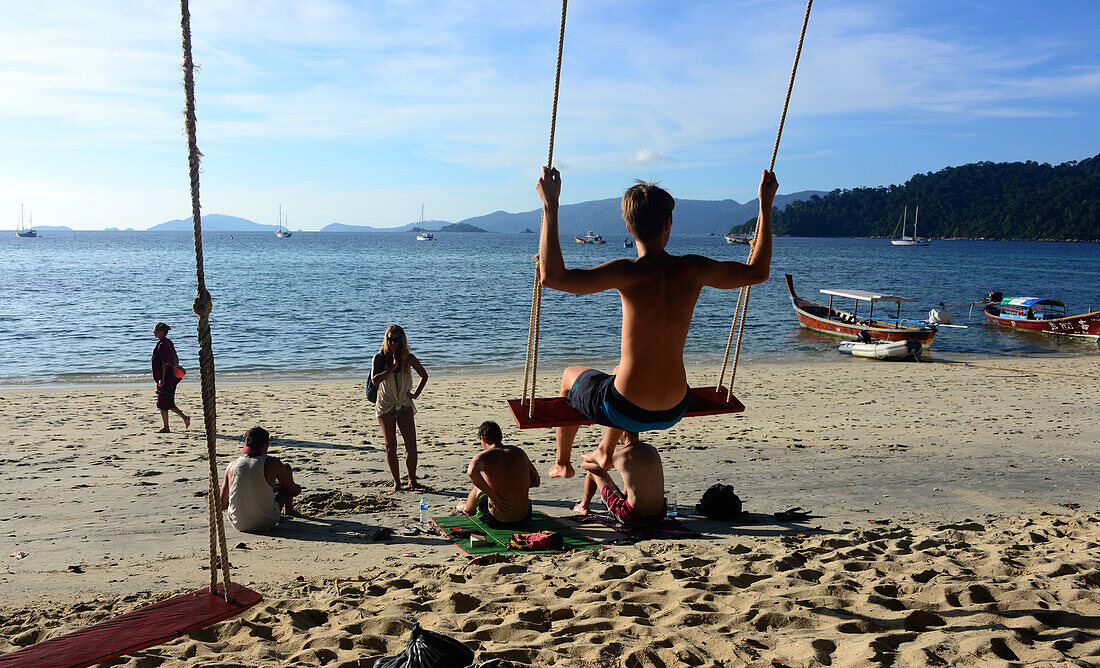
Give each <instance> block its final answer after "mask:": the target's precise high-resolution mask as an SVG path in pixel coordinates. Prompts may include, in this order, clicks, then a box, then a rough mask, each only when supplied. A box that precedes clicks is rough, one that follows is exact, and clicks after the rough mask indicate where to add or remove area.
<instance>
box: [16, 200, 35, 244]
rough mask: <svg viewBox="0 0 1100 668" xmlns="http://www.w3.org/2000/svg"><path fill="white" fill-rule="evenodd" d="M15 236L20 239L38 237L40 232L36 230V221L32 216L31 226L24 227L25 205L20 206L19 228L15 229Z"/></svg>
mask: <svg viewBox="0 0 1100 668" xmlns="http://www.w3.org/2000/svg"><path fill="white" fill-rule="evenodd" d="M15 235H16V236H19V237H37V236H38V232H37V231H35V229H34V219H33V214H32V219H31V226H30V227H24V226H23V205H22V204H20V205H19V227H17V228H15Z"/></svg>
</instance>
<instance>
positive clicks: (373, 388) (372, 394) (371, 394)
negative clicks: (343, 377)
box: [367, 353, 389, 404]
mask: <svg viewBox="0 0 1100 668" xmlns="http://www.w3.org/2000/svg"><path fill="white" fill-rule="evenodd" d="M379 355H381V353H379ZM377 357H378V355H375V356H374V357H373V358H371V362H370V372H369V373H368V374H367V401H369V402H371V403H372V404H373V403H377V402H378V386H377V385H375V384H374V360H375V359H376V358H377ZM382 363H383V364H385V363H386V360H385V358H384V357H383V359H382ZM387 368H389V367H388V366H384V367H383V368H382V370H383V371H385V370H386V369H387Z"/></svg>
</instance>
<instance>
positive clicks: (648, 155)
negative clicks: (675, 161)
mask: <svg viewBox="0 0 1100 668" xmlns="http://www.w3.org/2000/svg"><path fill="white" fill-rule="evenodd" d="M669 160H672V157H671V156H669V155H668V154H667V153H660V152H658V151H654V150H651V149H648V148H641V149H638V152H637V153H635V154H634V155H633V156H632V157H631V158H630V164H632V165H648V164H652V163H654V162H668V161H669Z"/></svg>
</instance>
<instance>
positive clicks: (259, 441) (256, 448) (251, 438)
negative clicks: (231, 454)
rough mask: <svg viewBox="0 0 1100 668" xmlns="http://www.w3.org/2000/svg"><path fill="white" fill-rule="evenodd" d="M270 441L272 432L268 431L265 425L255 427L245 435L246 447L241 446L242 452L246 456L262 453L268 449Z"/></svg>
mask: <svg viewBox="0 0 1100 668" xmlns="http://www.w3.org/2000/svg"><path fill="white" fill-rule="evenodd" d="M270 442H271V434H269V433H267V430H266V429H264V428H263V427H253V428H251V429H249V430H248V433H247V434H245V435H244V447H243V448H241V454H242V455H244V456H245V457H252V456H253V455H262V454H264V451H265V450H267V446H268V444H269V443H270Z"/></svg>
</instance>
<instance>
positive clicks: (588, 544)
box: [432, 510, 603, 557]
mask: <svg viewBox="0 0 1100 668" xmlns="http://www.w3.org/2000/svg"><path fill="white" fill-rule="evenodd" d="M432 521H433V522H435V525H436V526H437V527H439V528H440V530H442V531H443V535H445V536H446V537H447V538H449V539H451V541H452V542H453V543H454V544H455V545H457V546H458V549H460V550H462V551H463V552H465V553H466V554H468V555H470V556H472V557H480V556H483V555H486V554H502V553H505V552H513V553H517V554H520V553H522V554H560V553H561V550H509V549H508V542H509V541H510V540H512V534H514V533H533V532H535V531H557V532H558V533H560V534H561V535H562V538H564V539H565V550H598V549H600V548H601V547H603V545H600V544H599V543H597V542H596V541H594V540H592V539H591V538H589V537H587V536H585V535H583V534H581V533H579V532H577V531H574V530H573V529H570V528H569V527H567V526H565V525H564V524H562V523H561V522H559V521H557V520H556V519H554V518H553V517H550V516H549V515H547V514H546V513H542V512H539V511H537V510H536V511H535V512H534V513H532V514H531V521H530V522H528V523H527V524H525V525H523V526H520V527H514V528H511V529H493V528H490V527H489V526H487V525H485V524H484V523H482V522H480V521H478V520H477V518H474V517H467V516H466V515H455V516H452V517H433V518H432ZM451 529H469V530H471V531H473V532H474V533H480V534H483V535H484V536H485V537H486V538H487V539H488V543H486V544H485V545H484V546H482V547H473V546H471V545H470V537H469V536H464V537H462V538H456V537H455V536H453V535H452V534H451Z"/></svg>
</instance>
